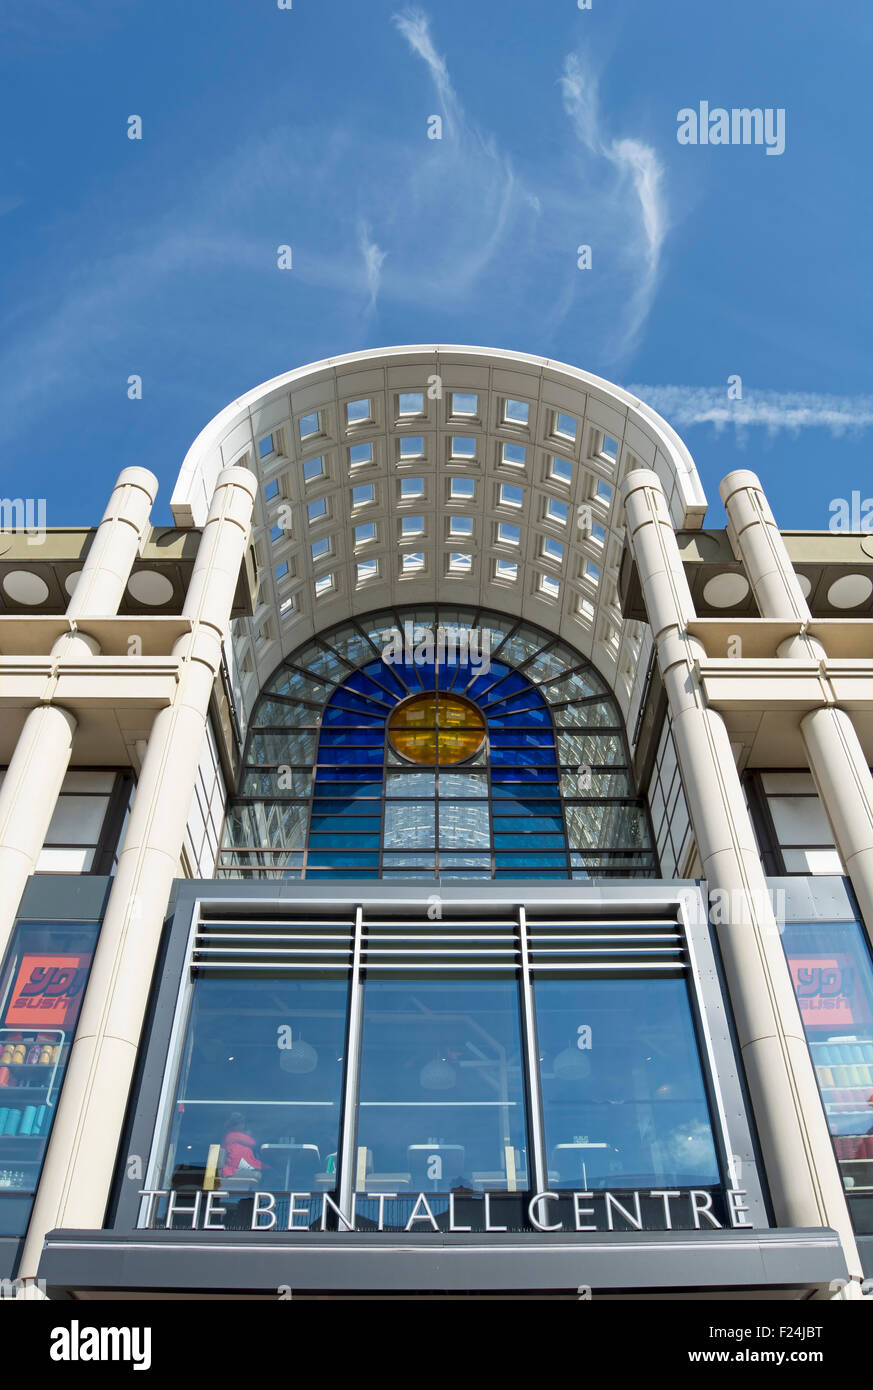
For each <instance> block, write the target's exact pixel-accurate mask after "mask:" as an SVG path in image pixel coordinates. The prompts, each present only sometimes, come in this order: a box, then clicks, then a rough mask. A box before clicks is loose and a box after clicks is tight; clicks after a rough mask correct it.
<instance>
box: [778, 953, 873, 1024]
mask: <svg viewBox="0 0 873 1390" xmlns="http://www.w3.org/2000/svg"><path fill="white" fill-rule="evenodd" d="M790 964H791V979H792V981H793V983H794V992H795V994H796V995H797V1002H798V1003H799V1005H800V1013H801V1016H802V1018H803V1021H804V1023H808V1024H812V1025H813V1026H816V1025H818V1026H820V1027H830V1026H831V1025H832V1024H835V1023H836V1024H844V1023H848V1024H855V1023H869V1022H870V1021H871V1015H870V1009H869V1006H868V1004H867V1000H866V999H865V997H864V991H863V988H861V989H859V988H858V971H857V966H856V963H855V961H854V960H853V959H852V957H851V956H850V955H845V954H842V953H834V954H832V955H826V956H824V955H823V956H793V957H792V958H791V962H790Z"/></svg>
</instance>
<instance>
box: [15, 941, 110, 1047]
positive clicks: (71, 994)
mask: <svg viewBox="0 0 873 1390" xmlns="http://www.w3.org/2000/svg"><path fill="white" fill-rule="evenodd" d="M90 964H91V953H90V952H79V953H77V954H75V955H56V954H54V953H52V954H39V955H26V956H22V958H21V965H20V966H19V967H18V976H17V978H16V981H15V984H14V986H13V989H12V995H11V997H10V1000H9V1007H8V1008H7V1010H6V1017H5V1019H4V1020H3V1021H4V1023H5V1025H6V1027H7V1028H65V1029H70V1028H72V1026H73V1024H74V1023H75V1021H76V1016H77V1014H78V1012H79V1005H80V1004H81V1002H82V993H83V991H84V989H85V981H86V980H87V978H88V967H89V965H90Z"/></svg>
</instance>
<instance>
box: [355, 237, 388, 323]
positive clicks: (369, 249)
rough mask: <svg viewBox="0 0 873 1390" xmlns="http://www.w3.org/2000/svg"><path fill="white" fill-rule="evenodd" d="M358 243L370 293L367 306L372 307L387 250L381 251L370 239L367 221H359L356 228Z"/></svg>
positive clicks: (374, 303) (374, 302) (377, 292)
mask: <svg viewBox="0 0 873 1390" xmlns="http://www.w3.org/2000/svg"><path fill="white" fill-rule="evenodd" d="M358 244H359V246H360V248H361V255H362V256H363V258H364V273H365V275H366V277H367V289H368V291H369V294H370V302H369V306H368V307H369V308H370V309H374V308H375V307H376V299H377V297H378V294H379V281H380V280H381V278H382V266H383V265H384V263H385V257H386V256H387V254H388V252H387V251H383V250H382V249H381V247H379V246H377V245H376V243H375V241H372V240H371V237H370V225H369V223H368V222H361V224H360V227H359V228H358Z"/></svg>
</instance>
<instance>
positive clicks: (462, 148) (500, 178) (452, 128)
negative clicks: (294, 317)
mask: <svg viewBox="0 0 873 1390" xmlns="http://www.w3.org/2000/svg"><path fill="white" fill-rule="evenodd" d="M393 21H394V24H395V25H396V27H397V29H398V31H399V32H400V34H401V35H402V36H403V38H404V39H405V40H406V42H407V44H408V45H409V49H410V52H411V54H412V55H413V56H414V57H415V58H416V59H420V60H421V61H422V62H423V63H424V65H425V68H426V71H427V74H428V77H429V78H430V79H431V81H432V83H433V88H434V95H435V98H436V103H437V105H438V106H439V108H440V110H439V111H435V112H434V113H433V114H434V115H440V116H441V119H442V123H443V125H442V132H441V138H440V139H434V140H428V141H427V148H426V149H425V150H424V151H422V150H421V149H420V148H419V149H415V150H407V151H405V152H404V159H403V163H404V166H405V170H406V190H405V197H404V200H403V233H404V248H405V251H406V255H405V257H404V258H403V260H402V261H401V259H400V258H399V257H398V258H397V263H396V265H395V266H393V268H392V273H391V274H390V275H386V276H385V281H384V290H385V294H386V295H390V296H392V297H395V298H398V299H404V300H405V299H410V298H411V299H418V301H419V302H421V301H422V300H425V301H427V300H430V301H431V302H432V303H433V304H434V305H435V306H436V305H440V306H442V305H445V304H446V303H447V302H454V303H461V302H463V301H464V300H465V298H466V297H467V296H468V295H469V294H470V292H471V290H472V289H473V287H474V285H475V284H476V282H477V281H478V280H479V279H480V277H482V276H483V274H484V273H485V272H486V271H487V270H488V269H489V267H490V266H491V264H492V262H494V261H495V259H496V258H497V256H498V253H499V251H500V248H501V246H502V245H503V243H504V242H505V240H506V238H507V236H508V233H509V231H510V229H511V227H512V226H513V225H514V223H515V221H516V220H517V219H518V218H519V217H520V216H526V217H527V218H528V219H529V218H530V217H531V215H532V214H534V215H536V214H537V213H538V212H539V200H538V199H537V197H536V195H535V194H533V193H532V192H530V191H529V190H527V189H526V188H525V187H524V186H523V184H522V182H521V180H520V179H519V177H518V175H517V174H516V172H515V169H514V167H513V164H512V161H511V159H510V158H509V157H508V155H506V154H504V153H503V152H502V151H501V150H500V148H499V146H498V144H497V141H496V140H495V138H494V136H493V135H489V134H485V133H483V132H482V131H480V130H479V129H478V128H477V126H476V125H475V123H474V122H473V121H471V120H470V118H469V116H468V115H467V112H466V111H465V109H464V107H463V105H462V103H461V101H460V99H459V97H458V95H457V92H456V91H455V88H454V86H453V84H452V80H451V76H450V74H449V70H448V67H447V64H446V61H445V59H444V58H443V57H442V56H441V55H440V54H439V53H438V52H437V50H436V45H435V44H434V40H433V37H432V35H431V28H430V20H429V18H428V16H427V15H426V14H425V13H424V11H423V10H421V9H418V8H417V7H407V8H406V9H404V10H403V11H401V12H400V13H398V14H395V15H394V16H393ZM424 138H425V132H424V129H422V139H424ZM410 247H414V248H416V250H417V255H416V256H415V257H414V258H411V257H410V255H409V248H410ZM404 261H405V265H404V263H403V262H404Z"/></svg>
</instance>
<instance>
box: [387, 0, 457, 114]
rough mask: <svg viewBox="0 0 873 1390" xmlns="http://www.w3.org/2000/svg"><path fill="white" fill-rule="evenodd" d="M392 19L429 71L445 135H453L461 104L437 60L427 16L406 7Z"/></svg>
mask: <svg viewBox="0 0 873 1390" xmlns="http://www.w3.org/2000/svg"><path fill="white" fill-rule="evenodd" d="M392 19H393V21H394V23H395V24H396V25H397V28H398V29H399V30H400V32H401V34H402V35H403V37H404V38H405V39H406V42H407V43H408V44H409V47H410V48H411V49H412V50H413V52H414V53H417V54H418V56H419V58H422V59H423V60H424V62H425V63H426V64H427V66H428V68H429V69H430V75H431V77H432V78H433V82H434V86H435V87H436V90H437V97H438V99H439V102H440V105H441V106H442V108H443V119H444V121H445V125H446V127H447V129H446V130H445V131H444V134H446V135H455V134H456V133H457V125H458V117H459V116H460V114H461V113H460V104H459V102H458V98H457V95H456V93H455V89H454V87H453V86H452V82H451V78H450V77H449V70H448V67H447V66H446V60H445V58H442V57H440V55H439V54H438V53H437V51H436V48H435V47H434V42H433V39H432V38H431V33H430V21H429V20H428V17H427V15H426V14H425V13H424V11H423V10H419V9H417V8H416V7H414V6H409V7H408V8H407V9H405V10H403V11H401V13H400V14H395V15H392Z"/></svg>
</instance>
